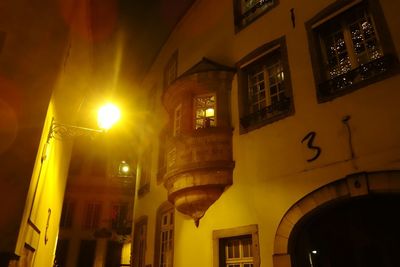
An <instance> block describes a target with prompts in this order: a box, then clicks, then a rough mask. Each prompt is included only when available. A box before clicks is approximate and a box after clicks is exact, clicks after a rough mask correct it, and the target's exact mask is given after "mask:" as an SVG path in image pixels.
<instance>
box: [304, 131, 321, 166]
mask: <svg viewBox="0 0 400 267" xmlns="http://www.w3.org/2000/svg"><path fill="white" fill-rule="evenodd" d="M316 135H317V134H316V133H315V132H309V133H308V134H307V135H306V136H305V137H304V138H303V140H301V143H304V142H305V141H307V140H308V141H307V147H308V148H309V149H311V150H315V155H314V156H313V157H312V158H309V159H307V161H308V162H311V161H314V160H316V159H317V158H318V157H319V155H320V154H321V148H320V147H318V146H314V144H313V143H314V139H315V136H316Z"/></svg>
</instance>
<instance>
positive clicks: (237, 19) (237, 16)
mask: <svg viewBox="0 0 400 267" xmlns="http://www.w3.org/2000/svg"><path fill="white" fill-rule="evenodd" d="M232 1H233V17H234V25H235V33H238V32H240V31H241V30H243V29H244V28H246V27H247V26H249V25H250V24H252V23H253V22H254V21H256V20H257V19H259V18H260V17H262V16H263V15H264V14H265V13H267V12H269V11H271V10H272V9H274V8H275V7H276V6H277V5H279V1H280V0H272V1H273V3H272V4H271V5H270V6H269V7H267V8H266V9H265V10H263V11H261V12H259V13H258V14H255V12H256V10H257V7H254V6H253V7H252V8H251V9H254V11H252V13H253V15H249V17H250V18H249V20H248V21H247V22H243V20H244V18H243V16H244V13H243V12H242V9H241V1H242V0H232ZM260 1H264V2H267V1H269V0H260ZM247 12H250V10H248V11H247ZM251 16H253V17H251Z"/></svg>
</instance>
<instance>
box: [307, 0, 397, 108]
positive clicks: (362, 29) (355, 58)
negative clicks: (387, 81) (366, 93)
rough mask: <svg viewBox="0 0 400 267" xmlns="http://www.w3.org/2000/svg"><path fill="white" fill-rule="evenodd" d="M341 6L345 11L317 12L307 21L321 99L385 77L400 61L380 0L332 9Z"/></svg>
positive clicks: (319, 97) (329, 97)
mask: <svg viewBox="0 0 400 267" xmlns="http://www.w3.org/2000/svg"><path fill="white" fill-rule="evenodd" d="M337 2H340V1H337ZM349 2H354V1H349ZM357 2H360V1H357ZM340 8H342V9H344V11H343V12H341V13H339V14H338V15H336V16H334V17H333V18H330V17H329V19H325V18H324V17H321V15H317V16H316V17H315V18H314V19H312V20H311V21H310V22H308V23H307V25H308V26H307V27H308V30H309V36H310V42H311V44H310V48H311V49H312V53H311V56H312V63H313V68H314V74H315V78H316V83H317V90H318V91H317V93H318V99H319V100H320V101H325V100H330V99H332V98H334V97H336V96H339V95H343V94H345V93H348V92H350V91H352V89H356V88H359V87H361V86H363V85H365V84H367V83H371V82H373V81H376V80H378V79H382V78H384V77H385V76H386V75H387V74H388V73H389V72H390V71H391V70H392V69H394V66H395V65H396V64H397V59H396V58H395V57H394V56H393V55H394V53H393V48H392V44H391V41H390V40H389V36H390V35H389V34H388V33H387V29H386V27H385V25H386V24H385V22H384V17H383V14H382V12H381V10H380V7H379V4H378V1H373V0H372V1H361V3H358V4H356V5H354V4H353V5H352V6H350V7H347V8H346V6H345V7H342V4H336V5H333V6H331V7H330V8H329V9H331V11H332V13H334V12H335V10H336V9H340ZM328 11H330V10H328ZM327 13H329V12H324V13H323V14H324V15H325V16H326V14H327ZM334 14H335V13H334ZM378 29H379V30H378ZM315 52H316V53H315Z"/></svg>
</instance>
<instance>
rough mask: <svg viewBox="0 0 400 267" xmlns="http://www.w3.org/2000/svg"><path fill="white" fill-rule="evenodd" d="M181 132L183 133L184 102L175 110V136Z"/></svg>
mask: <svg viewBox="0 0 400 267" xmlns="http://www.w3.org/2000/svg"><path fill="white" fill-rule="evenodd" d="M178 114H179V115H178ZM181 133H182V103H179V104H178V105H177V106H176V107H175V110H174V129H173V136H179V135H180V134H181Z"/></svg>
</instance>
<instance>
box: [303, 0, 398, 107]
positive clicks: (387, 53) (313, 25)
mask: <svg viewBox="0 0 400 267" xmlns="http://www.w3.org/2000/svg"><path fill="white" fill-rule="evenodd" d="M357 8H360V9H365V10H367V13H368V15H369V16H370V17H371V19H372V24H373V25H374V30H375V35H376V39H377V40H379V45H380V49H381V51H382V54H383V56H382V57H381V59H382V60H383V61H384V62H385V63H384V64H387V68H388V69H387V70H386V71H383V72H382V73H379V74H376V75H373V76H371V77H369V78H366V79H364V80H360V81H356V82H354V83H353V84H351V85H349V86H346V87H344V88H341V89H338V88H336V89H335V88H333V89H332V90H333V91H334V92H330V93H329V94H326V93H323V90H324V89H323V84H324V83H330V82H332V83H334V82H335V78H338V77H340V75H339V76H337V77H334V78H327V77H326V72H327V68H326V66H325V64H324V57H325V56H324V54H323V49H324V48H323V47H321V43H320V38H321V35H322V30H321V29H322V27H323V26H324V25H326V24H327V23H328V22H330V21H332V20H334V19H336V20H337V21H338V22H341V23H343V22H344V21H345V19H344V18H343V17H345V16H346V13H351V12H353V13H354V12H355V10H354V9H357ZM305 27H306V31H307V37H308V44H309V50H310V57H311V64H312V71H313V74H314V82H315V88H316V93H317V101H318V103H323V102H327V101H330V100H333V99H335V98H337V97H340V96H343V95H346V94H349V93H351V92H353V91H355V90H357V89H360V88H362V87H365V86H367V85H370V84H372V83H375V82H377V81H380V80H383V79H386V78H388V77H390V76H392V75H394V74H396V73H398V72H399V62H398V59H397V56H396V55H397V54H396V50H395V47H394V44H393V41H392V38H391V34H390V32H389V29H388V26H387V23H386V20H385V17H384V13H383V10H382V8H381V6H380V4H379V1H378V0H350V1H344V0H336V1H335V2H334V3H332V4H330V5H329V6H327V7H326V8H325V9H323V10H322V11H320V12H319V13H317V14H316V15H315V16H314V17H313V18H311V19H310V20H309V21H307V22H306V23H305ZM347 27H348V25H347ZM341 29H343V28H341ZM347 39H348V38H347ZM347 52H348V53H352V54H353V55H352V56H351V57H355V56H356V53H355V52H354V50H353V48H352V43H351V44H350V45H349V47H348V48H347ZM373 61H374V60H370V61H368V63H365V64H364V65H366V64H369V63H373ZM359 67H360V65H358V66H356V67H352V68H351V70H350V71H348V72H346V73H344V74H347V75H349V74H350V72H355V71H357V70H358V69H359Z"/></svg>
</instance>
